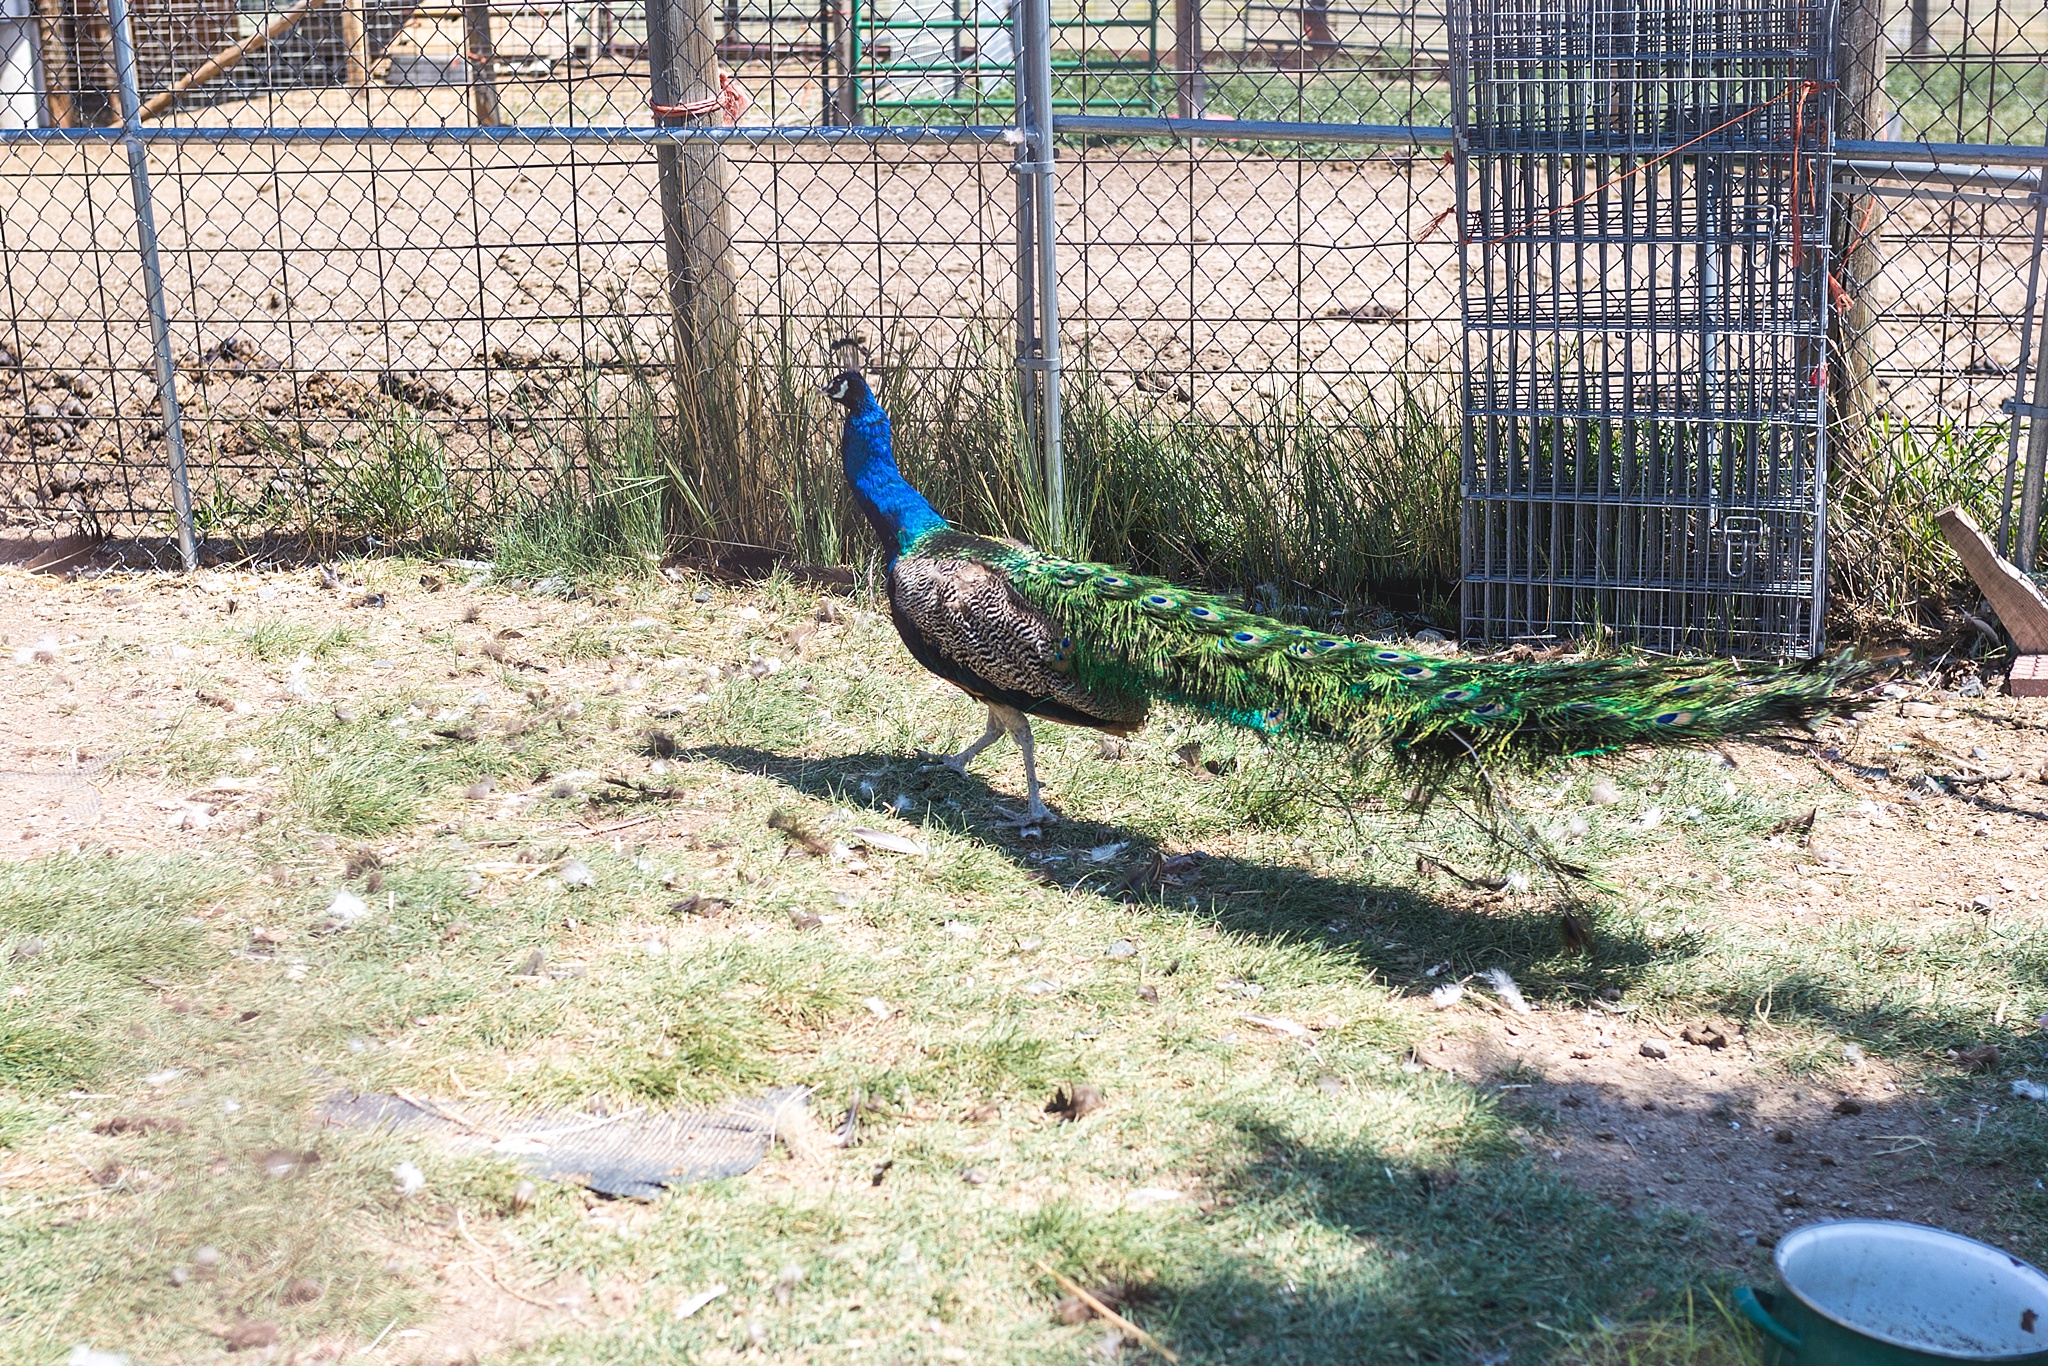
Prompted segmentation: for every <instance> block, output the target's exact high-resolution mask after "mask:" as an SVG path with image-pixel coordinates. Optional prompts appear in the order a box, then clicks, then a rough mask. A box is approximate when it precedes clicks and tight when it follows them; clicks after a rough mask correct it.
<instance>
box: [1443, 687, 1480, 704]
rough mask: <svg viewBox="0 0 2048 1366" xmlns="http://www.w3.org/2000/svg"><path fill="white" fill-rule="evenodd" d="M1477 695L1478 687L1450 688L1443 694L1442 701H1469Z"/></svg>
mask: <svg viewBox="0 0 2048 1366" xmlns="http://www.w3.org/2000/svg"><path fill="white" fill-rule="evenodd" d="M1477 696H1479V689H1477V688H1452V689H1451V690H1450V691H1449V692H1447V693H1445V694H1444V701H1446V702H1470V701H1471V700H1472V699H1474V698H1476V697H1477Z"/></svg>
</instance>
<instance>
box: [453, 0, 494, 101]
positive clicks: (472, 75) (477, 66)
mask: <svg viewBox="0 0 2048 1366" xmlns="http://www.w3.org/2000/svg"><path fill="white" fill-rule="evenodd" d="M462 41H463V44H464V46H465V47H466V48H467V51H466V52H464V54H463V55H464V56H465V57H467V58H468V60H469V107H470V111H471V112H472V113H474V114H475V115H476V121H477V123H478V124H480V125H482V126H484V127H486V128H488V127H490V126H491V125H493V124H496V123H497V122H499V111H498V83H497V81H496V80H494V79H493V78H492V76H491V62H492V61H493V60H494V59H496V57H497V55H498V49H497V44H496V42H495V40H494V39H493V38H492V37H491V6H490V0H468V3H466V4H465V5H463V7H462Z"/></svg>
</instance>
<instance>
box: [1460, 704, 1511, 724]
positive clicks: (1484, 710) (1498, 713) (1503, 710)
mask: <svg viewBox="0 0 2048 1366" xmlns="http://www.w3.org/2000/svg"><path fill="white" fill-rule="evenodd" d="M1507 711H1508V704H1507V703H1505V702H1484V703H1481V704H1480V705H1479V706H1476V707H1474V708H1472V710H1471V711H1469V712H1466V713H1465V714H1466V715H1467V716H1469V717H1471V718H1472V719H1473V720H1474V721H1493V720H1497V719H1499V718H1500V717H1503V716H1505V715H1507Z"/></svg>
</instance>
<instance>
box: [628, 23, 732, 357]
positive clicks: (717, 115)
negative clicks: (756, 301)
mask: <svg viewBox="0 0 2048 1366" xmlns="http://www.w3.org/2000/svg"><path fill="white" fill-rule="evenodd" d="M713 3H714V0H650V3H649V5H648V11H647V19H648V23H647V55H648V67H649V73H648V74H649V79H650V84H651V86H652V89H653V105H654V115H655V122H656V123H657V124H660V125H662V126H663V127H668V128H717V127H720V126H722V125H723V124H724V122H725V119H724V110H723V107H722V104H721V101H722V99H723V94H724V92H723V90H722V88H721V86H720V83H719V78H718V55H717V49H716V46H715V42H716V30H715V28H714V24H713V20H714V15H713V11H712V5H713ZM654 159H655V168H656V178H657V181H658V188H659V191H660V199H661V221H662V238H663V242H664V245H665V246H666V247H667V250H668V276H669V299H670V303H671V305H672V307H673V309H674V313H675V324H676V348H677V351H676V360H677V363H678V364H679V365H680V366H682V367H684V368H686V369H689V368H697V369H700V370H701V369H703V368H705V367H708V366H712V365H715V364H716V363H717V353H718V351H719V350H720V349H722V348H723V347H724V346H725V345H726V344H727V343H729V342H730V341H731V340H732V339H733V337H734V336H735V335H736V334H737V331H738V326H739V318H738V289H737V285H736V282H735V279H734V275H733V267H732V203H731V192H730V190H731V181H732V167H731V164H730V162H729V161H728V160H727V158H726V155H725V149H724V148H723V147H720V146H719V145H718V144H716V143H713V142H693V143H681V142H662V143H658V144H657V145H656V147H655V150H654Z"/></svg>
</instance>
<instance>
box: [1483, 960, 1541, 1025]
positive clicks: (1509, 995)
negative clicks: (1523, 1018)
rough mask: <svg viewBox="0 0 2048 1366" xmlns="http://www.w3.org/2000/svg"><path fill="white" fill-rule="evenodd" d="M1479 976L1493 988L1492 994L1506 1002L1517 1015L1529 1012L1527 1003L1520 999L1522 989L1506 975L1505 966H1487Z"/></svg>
mask: <svg viewBox="0 0 2048 1366" xmlns="http://www.w3.org/2000/svg"><path fill="white" fill-rule="evenodd" d="M1481 976H1483V977H1485V978H1486V984H1487V985H1488V986H1490V987H1492V988H1493V994H1494V995H1496V996H1498V997H1500V999H1501V1000H1502V1001H1504V1002H1506V1003H1507V1008H1508V1009H1509V1010H1512V1011H1514V1012H1515V1014H1517V1015H1527V1014H1528V1013H1529V1003H1528V1002H1527V1001H1525V1000H1523V999H1522V989H1521V988H1520V987H1518V986H1516V985H1515V979H1514V978H1512V977H1510V976H1508V970H1507V969H1506V968H1488V969H1487V970H1486V971H1485V972H1484V973H1482V974H1481Z"/></svg>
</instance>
